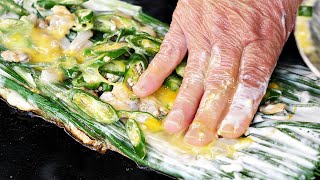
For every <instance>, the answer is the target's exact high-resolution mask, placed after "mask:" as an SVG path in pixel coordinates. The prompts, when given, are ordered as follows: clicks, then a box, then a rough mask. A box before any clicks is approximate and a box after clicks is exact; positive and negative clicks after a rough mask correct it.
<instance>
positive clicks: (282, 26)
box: [133, 0, 300, 146]
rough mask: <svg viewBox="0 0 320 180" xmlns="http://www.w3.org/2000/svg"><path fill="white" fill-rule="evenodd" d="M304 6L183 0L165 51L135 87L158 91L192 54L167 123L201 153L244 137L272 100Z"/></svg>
mask: <svg viewBox="0 0 320 180" xmlns="http://www.w3.org/2000/svg"><path fill="white" fill-rule="evenodd" d="M299 3H300V0H272V1H270V0H180V1H179V2H178V5H177V8H176V10H175V12H174V15H173V20H172V23H171V27H170V31H169V32H168V34H167V35H166V37H165V39H164V41H163V44H162V46H161V50H160V52H159V53H158V54H157V56H156V57H155V58H154V60H153V61H152V63H151V64H150V66H149V67H148V69H147V70H146V71H145V72H144V74H143V75H142V76H141V78H140V80H139V82H138V83H137V84H136V86H134V88H133V90H134V93H135V94H137V95H138V96H140V97H145V96H148V95H150V94H152V93H153V92H155V91H156V90H157V89H158V88H159V87H160V86H161V84H162V83H163V81H164V79H165V78H166V77H167V76H168V75H169V74H170V73H171V72H172V71H173V70H174V69H175V67H176V66H177V65H178V64H179V63H180V62H181V61H182V59H183V58H184V57H185V55H186V53H187V51H188V61H187V67H186V70H185V74H184V79H183V84H182V85H181V88H180V91H179V94H178V97H177V99H176V101H175V103H174V106H173V108H172V110H171V112H170V113H169V115H168V116H167V118H166V120H165V122H164V128H165V130H166V131H168V132H170V133H178V132H181V131H183V130H186V128H188V127H189V129H188V130H187V133H186V134H185V141H186V142H187V143H189V144H192V145H196V146H202V145H206V144H208V143H210V142H211V141H212V140H213V139H214V137H215V136H216V134H218V135H220V136H223V137H226V138H236V137H239V136H241V135H242V134H243V133H244V132H245V131H246V129H247V128H248V126H249V124H250V122H251V120H252V118H253V116H254V114H255V112H256V110H257V108H258V105H259V103H260V101H261V99H262V98H263V95H264V94H265V91H266V88H267V86H268V81H269V78H270V76H271V74H272V71H273V69H274V67H275V65H276V61H277V59H278V56H279V54H280V52H281V50H282V48H283V45H284V43H285V42H286V40H287V38H288V36H289V34H290V32H291V31H292V29H293V25H294V17H295V13H296V10H297V7H298V5H299Z"/></svg>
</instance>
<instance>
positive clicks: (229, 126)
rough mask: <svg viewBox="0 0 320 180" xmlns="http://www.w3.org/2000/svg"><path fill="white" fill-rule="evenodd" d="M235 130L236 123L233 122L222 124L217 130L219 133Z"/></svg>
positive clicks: (229, 132) (230, 132)
mask: <svg viewBox="0 0 320 180" xmlns="http://www.w3.org/2000/svg"><path fill="white" fill-rule="evenodd" d="M234 132H235V129H234V125H233V124H225V123H224V124H222V125H221V126H220V128H219V130H218V132H217V134H218V135H222V134H226V133H228V134H233V133H234Z"/></svg>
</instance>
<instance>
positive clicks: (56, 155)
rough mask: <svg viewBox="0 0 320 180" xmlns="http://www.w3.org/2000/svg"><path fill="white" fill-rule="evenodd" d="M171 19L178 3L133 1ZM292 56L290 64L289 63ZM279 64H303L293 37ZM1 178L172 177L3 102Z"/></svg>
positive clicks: (0, 112)
mask: <svg viewBox="0 0 320 180" xmlns="http://www.w3.org/2000/svg"><path fill="white" fill-rule="evenodd" d="M129 2H132V3H134V4H138V5H141V6H143V7H144V11H145V12H147V13H148V14H150V15H152V16H155V17H157V18H159V19H161V20H162V21H165V22H168V23H169V22H170V20H171V14H172V12H173V10H174V7H175V4H176V1H172V0H162V1H152V2H151V1H150V0H149V1H148V0H144V1H129ZM288 60H290V62H289V61H288ZM280 62H285V63H292V62H293V63H295V64H303V62H302V60H301V58H300V56H299V53H298V50H297V48H296V46H295V41H294V39H293V37H290V39H289V41H288V43H287V45H286V47H285V49H284V51H283V53H282V55H281V58H280ZM0 179H1V180H2V179H45V180H46V179H56V180H60V179H95V180H98V179H112V180H117V179H119V180H120V179H139V180H140V179H170V178H169V177H166V176H164V175H161V174H159V173H155V172H153V171H151V170H148V169H145V168H144V169H141V168H139V167H138V166H137V165H136V164H135V163H134V162H133V161H131V160H129V159H127V158H125V157H123V156H121V155H119V154H117V153H114V152H111V151H109V152H108V153H106V154H105V155H101V154H99V153H97V152H95V151H92V150H90V149H88V148H86V147H84V146H82V145H81V144H79V143H78V142H76V141H74V140H73V139H72V138H71V137H70V136H69V135H68V134H66V133H65V132H64V131H63V130H62V129H60V128H58V127H56V126H55V125H53V124H51V123H48V122H46V121H43V120H42V119H40V118H37V117H32V116H30V115H28V114H26V113H23V112H19V111H17V110H15V109H13V108H10V107H8V106H7V104H6V103H5V102H3V101H0Z"/></svg>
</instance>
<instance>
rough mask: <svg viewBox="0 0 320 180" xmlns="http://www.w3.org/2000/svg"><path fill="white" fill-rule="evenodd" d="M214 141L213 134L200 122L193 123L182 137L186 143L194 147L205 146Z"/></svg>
mask: <svg viewBox="0 0 320 180" xmlns="http://www.w3.org/2000/svg"><path fill="white" fill-rule="evenodd" d="M213 139H214V132H213V130H210V129H208V128H207V126H205V125H203V124H202V123H200V122H194V123H192V125H191V126H190V128H189V130H188V132H187V134H186V135H185V137H184V140H185V142H186V143H188V144H191V145H194V146H205V145H207V144H209V143H210V142H212V141H213Z"/></svg>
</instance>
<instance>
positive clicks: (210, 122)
mask: <svg viewBox="0 0 320 180" xmlns="http://www.w3.org/2000/svg"><path fill="white" fill-rule="evenodd" d="M241 54H242V49H241V48H239V47H237V46H234V45H219V44H217V45H215V46H214V47H213V49H212V53H211V59H210V64H209V68H208V70H207V75H206V79H205V93H204V95H203V97H202V100H201V103H200V106H199V109H198V111H197V114H196V116H195V118H194V121H193V122H192V125H191V126H190V128H189V130H188V132H187V133H186V135H185V141H186V142H187V143H189V144H191V145H195V146H203V145H206V144H208V143H210V142H211V141H212V140H213V139H214V136H215V132H216V129H217V126H218V124H219V123H220V119H221V117H222V115H223V113H224V111H225V109H226V108H227V107H228V101H229V97H232V95H233V92H234V87H235V85H236V80H237V78H236V77H237V75H238V70H239V65H240V59H241Z"/></svg>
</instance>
